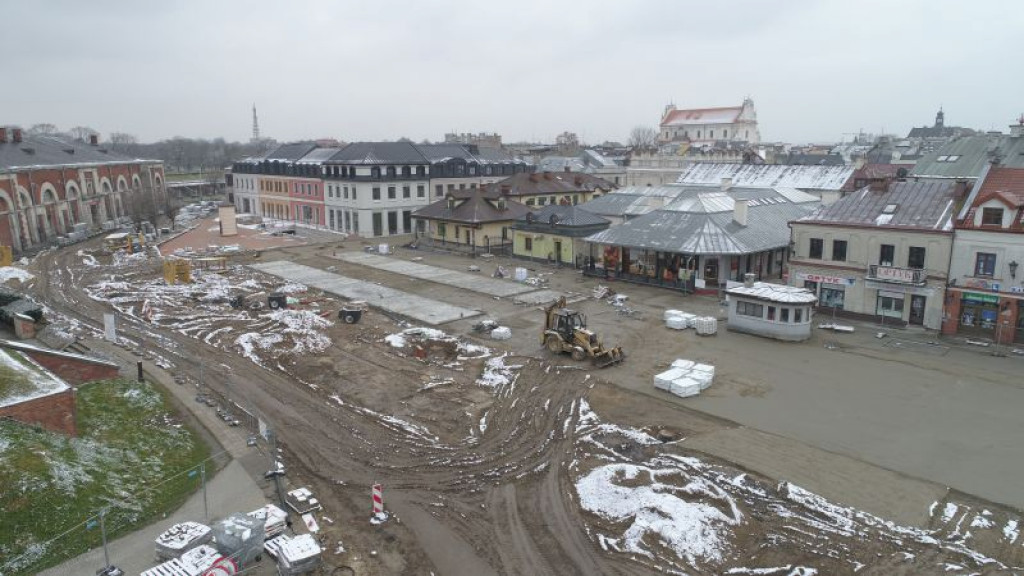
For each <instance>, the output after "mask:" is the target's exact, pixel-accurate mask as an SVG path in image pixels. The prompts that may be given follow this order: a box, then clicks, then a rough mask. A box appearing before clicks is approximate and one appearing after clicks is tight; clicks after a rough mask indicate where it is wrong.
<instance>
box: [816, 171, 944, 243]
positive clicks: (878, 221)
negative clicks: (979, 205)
mask: <svg viewBox="0 0 1024 576" xmlns="http://www.w3.org/2000/svg"><path fill="white" fill-rule="evenodd" d="M955 204H956V183H955V182H944V181H921V182H914V181H908V182H895V183H893V184H892V185H891V186H890V187H889V190H888V191H873V190H869V189H867V188H865V189H863V190H860V191H859V192H854V193H852V194H849V195H847V196H844V197H842V198H840V199H839V200H836V201H835V202H834V203H832V204H830V205H828V206H822V207H821V208H818V209H817V210H816V211H815V212H814V213H813V214H810V215H808V216H807V217H805V218H802V219H801V220H800V222H801V223H815V224H849V225H856V226H879V227H882V226H884V227H890V228H891V227H899V228H909V229H917V230H936V231H948V230H952V226H953V217H954V213H953V211H954V209H955Z"/></svg>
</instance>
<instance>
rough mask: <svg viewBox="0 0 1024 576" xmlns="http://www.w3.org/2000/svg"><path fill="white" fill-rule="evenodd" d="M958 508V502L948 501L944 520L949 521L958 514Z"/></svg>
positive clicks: (943, 515) (943, 512) (944, 511)
mask: <svg viewBox="0 0 1024 576" xmlns="http://www.w3.org/2000/svg"><path fill="white" fill-rule="evenodd" d="M957 510H958V507H957V505H956V504H953V503H952V502H946V508H945V509H944V510H943V511H942V521H943V522H949V521H950V520H952V519H953V517H954V516H956V511H957Z"/></svg>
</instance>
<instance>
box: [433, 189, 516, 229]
mask: <svg viewBox="0 0 1024 576" xmlns="http://www.w3.org/2000/svg"><path fill="white" fill-rule="evenodd" d="M458 200H459V201H458V202H457V204H456V206H455V208H451V207H450V206H451V204H450V203H449V201H448V198H444V199H441V200H438V201H437V202H434V203H432V204H429V205H427V206H424V207H423V208H420V209H419V210H417V211H415V212H413V216H414V217H416V218H427V219H433V220H449V221H456V222H469V223H483V222H503V221H506V220H515V219H517V218H519V217H520V216H524V215H525V214H526V213H528V212H529V211H530V209H529V208H528V207H527V206H525V205H523V204H520V203H519V202H516V201H515V200H512V199H509V198H507V199H505V208H504V209H499V208H498V200H497V199H495V198H488V197H487V195H485V194H484V193H483V191H481V189H479V188H473V189H471V190H470V191H469V193H468V195H467V196H465V197H463V198H461V199H458ZM492 200H493V202H492Z"/></svg>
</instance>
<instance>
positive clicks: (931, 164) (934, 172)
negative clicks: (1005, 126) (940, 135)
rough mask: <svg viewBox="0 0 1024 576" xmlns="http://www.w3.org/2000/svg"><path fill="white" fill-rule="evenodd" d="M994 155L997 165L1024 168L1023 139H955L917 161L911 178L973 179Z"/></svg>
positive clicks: (990, 136)
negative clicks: (996, 156)
mask: <svg viewBox="0 0 1024 576" xmlns="http://www.w3.org/2000/svg"><path fill="white" fill-rule="evenodd" d="M995 155H998V157H999V160H1000V164H1001V165H1003V166H1008V167H1010V168H1024V136H1008V135H1006V134H985V135H981V136H964V137H962V138H956V139H954V140H952V141H950V142H948V143H946V145H945V146H943V147H942V148H939V149H938V150H936V151H934V152H931V153H929V154H926V155H924V156H922V157H921V159H920V160H918V161H917V164H916V165H915V166H914V169H913V170H911V171H910V175H911V176H920V177H922V178H925V177H927V178H977V177H978V176H979V175H980V174H981V171H982V170H983V169H984V168H985V166H987V165H988V164H989V162H990V161H991V160H992V158H993V156H995Z"/></svg>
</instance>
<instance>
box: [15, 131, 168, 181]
mask: <svg viewBox="0 0 1024 576" xmlns="http://www.w3.org/2000/svg"><path fill="white" fill-rule="evenodd" d="M11 132H12V131H11V130H10V129H8V131H7V138H8V140H7V142H3V143H0V170H5V171H6V170H17V169H23V168H46V167H52V166H95V165H98V164H136V163H155V162H159V160H144V159H141V158H132V157H130V156H125V155H123V154H118V153H116V152H111V151H110V150H108V149H107V148H106V147H105V146H93V145H91V144H85V143H83V142H68V141H65V140H62V139H60V138H54V137H52V136H31V135H28V134H25V135H24V137H23V140H22V141H21V142H11V140H10V139H11V137H12V134H11Z"/></svg>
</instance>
